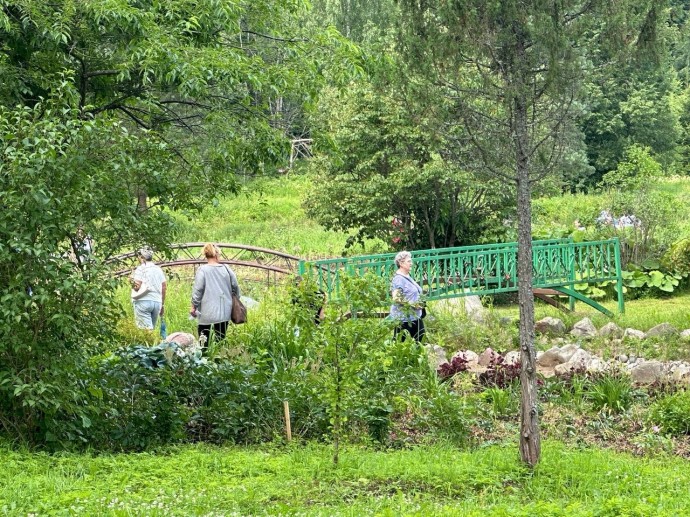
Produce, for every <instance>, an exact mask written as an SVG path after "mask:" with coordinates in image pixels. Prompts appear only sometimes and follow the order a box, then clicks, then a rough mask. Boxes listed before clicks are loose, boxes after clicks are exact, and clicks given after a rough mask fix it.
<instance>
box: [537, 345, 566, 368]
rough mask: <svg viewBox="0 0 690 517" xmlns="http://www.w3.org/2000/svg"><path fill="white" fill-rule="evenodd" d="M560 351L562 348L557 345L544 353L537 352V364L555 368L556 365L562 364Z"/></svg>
mask: <svg viewBox="0 0 690 517" xmlns="http://www.w3.org/2000/svg"><path fill="white" fill-rule="evenodd" d="M560 353H561V349H560V348H558V347H557V346H555V347H553V348H550V349H549V350H547V351H546V352H544V353H543V354H537V365H538V366H543V367H545V368H553V367H554V366H556V365H559V364H561V358H560Z"/></svg>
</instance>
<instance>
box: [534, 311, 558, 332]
mask: <svg viewBox="0 0 690 517" xmlns="http://www.w3.org/2000/svg"><path fill="white" fill-rule="evenodd" d="M534 331H535V332H536V333H537V334H545V335H547V336H561V335H563V334H565V323H563V322H562V321H561V320H559V319H558V318H552V317H551V316H547V317H546V318H542V319H540V320H539V321H537V322H536V323H535V324H534Z"/></svg>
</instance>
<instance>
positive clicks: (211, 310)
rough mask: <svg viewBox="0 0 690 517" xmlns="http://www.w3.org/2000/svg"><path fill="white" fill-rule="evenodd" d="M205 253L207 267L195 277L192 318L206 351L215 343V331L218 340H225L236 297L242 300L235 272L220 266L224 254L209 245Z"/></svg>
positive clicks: (201, 269)
mask: <svg viewBox="0 0 690 517" xmlns="http://www.w3.org/2000/svg"><path fill="white" fill-rule="evenodd" d="M203 251H204V256H205V257H206V261H207V263H206V264H204V265H203V266H201V267H200V268H199V269H198V271H197V272H196V276H195V277H194V287H193V288H192V310H191V311H190V314H191V315H192V316H194V317H196V318H197V321H198V325H199V327H198V331H199V340H200V341H201V342H202V347H206V346H207V345H208V342H209V340H210V339H211V329H213V333H214V334H215V337H216V338H217V339H220V340H222V339H225V333H226V331H227V329H228V322H229V321H230V311H231V309H232V296H233V295H235V296H237V297H238V298H239V296H240V286H239V284H238V283H237V277H236V276H235V273H234V272H233V271H232V269H230V268H229V267H228V266H226V265H225V264H221V263H220V262H219V260H218V258H219V256H220V250H219V249H218V248H217V247H216V246H215V245H214V244H211V243H207V244H205V245H204V250H203ZM202 336H204V339H202Z"/></svg>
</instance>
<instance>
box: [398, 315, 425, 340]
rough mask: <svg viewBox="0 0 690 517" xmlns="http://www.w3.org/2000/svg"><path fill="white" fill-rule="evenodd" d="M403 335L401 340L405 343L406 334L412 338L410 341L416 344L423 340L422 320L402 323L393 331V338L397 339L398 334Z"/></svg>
mask: <svg viewBox="0 0 690 517" xmlns="http://www.w3.org/2000/svg"><path fill="white" fill-rule="evenodd" d="M401 332H402V333H403V335H402V340H403V341H405V338H406V337H407V334H409V335H410V336H412V339H414V340H415V341H417V342H418V343H419V342H421V341H422V339H424V333H425V332H426V331H425V330H424V320H423V319H421V318H419V319H417V320H414V321H403V322H401V323H400V324H399V325H398V326H397V327H395V330H394V331H393V337H396V338H397V337H398V334H400V333H401Z"/></svg>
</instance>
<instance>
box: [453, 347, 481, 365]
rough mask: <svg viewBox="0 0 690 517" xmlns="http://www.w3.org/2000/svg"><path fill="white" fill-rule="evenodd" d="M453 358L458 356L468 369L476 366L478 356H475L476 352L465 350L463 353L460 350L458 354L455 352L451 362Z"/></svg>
mask: <svg viewBox="0 0 690 517" xmlns="http://www.w3.org/2000/svg"><path fill="white" fill-rule="evenodd" d="M455 356H460V357H462V358H463V359H465V361H467V366H468V367H471V366H477V364H478V363H479V356H478V355H477V352H473V351H472V350H465V351H464V352H463V351H462V350H461V351H460V352H456V353H455V354H453V357H452V358H451V361H452V360H453V359H454V358H455Z"/></svg>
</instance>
